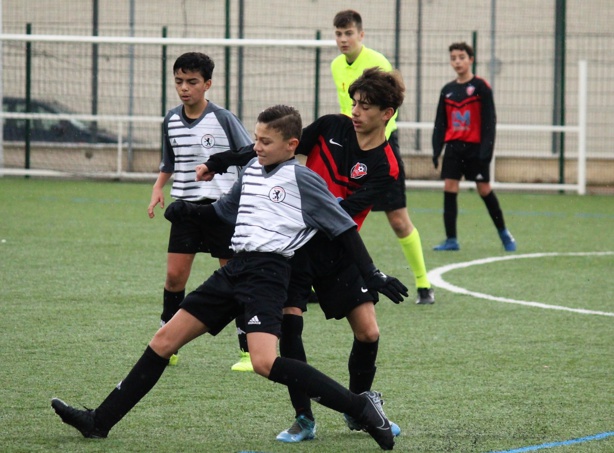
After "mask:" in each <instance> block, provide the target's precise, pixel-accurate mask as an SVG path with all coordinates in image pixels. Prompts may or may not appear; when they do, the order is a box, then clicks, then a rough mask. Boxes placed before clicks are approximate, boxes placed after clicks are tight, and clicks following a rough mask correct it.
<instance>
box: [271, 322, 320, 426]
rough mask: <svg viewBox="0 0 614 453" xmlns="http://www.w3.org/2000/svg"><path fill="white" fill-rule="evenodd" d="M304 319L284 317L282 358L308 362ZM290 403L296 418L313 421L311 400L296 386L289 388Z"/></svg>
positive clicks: (280, 350) (281, 346) (280, 344)
mask: <svg viewBox="0 0 614 453" xmlns="http://www.w3.org/2000/svg"><path fill="white" fill-rule="evenodd" d="M302 334H303V317H302V316H297V315H284V317H283V319H282V322H281V338H280V340H279V352H280V353H281V356H282V357H288V358H290V359H296V360H300V361H301V362H307V355H306V354H305V347H304V346H303V338H302ZM288 393H289V394H290V401H292V407H294V410H295V411H296V416H297V417H298V416H299V415H304V416H306V417H307V418H309V419H310V420H313V419H314V417H313V412H312V411H311V400H310V399H309V396H308V395H307V394H306V393H305V392H303V391H301V390H299V389H297V388H296V387H294V386H288Z"/></svg>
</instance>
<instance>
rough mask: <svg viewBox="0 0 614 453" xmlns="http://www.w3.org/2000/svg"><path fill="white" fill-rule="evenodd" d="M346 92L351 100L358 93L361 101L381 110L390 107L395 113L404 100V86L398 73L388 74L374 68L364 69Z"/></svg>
mask: <svg viewBox="0 0 614 453" xmlns="http://www.w3.org/2000/svg"><path fill="white" fill-rule="evenodd" d="M348 92H349V94H350V97H351V98H354V94H355V93H357V92H358V93H360V97H361V100H362V101H364V102H367V103H369V104H372V105H377V106H378V107H379V108H380V109H381V110H384V109H387V108H389V107H392V109H393V110H394V111H395V112H396V111H397V110H398V109H399V107H401V105H402V104H403V99H405V84H404V83H403V78H402V77H401V73H400V72H399V71H397V70H394V71H392V72H388V71H384V70H383V69H380V68H377V67H376V68H369V69H365V70H364V72H363V73H362V75H361V76H360V77H358V78H357V79H356V80H354V82H353V83H352V84H351V85H350V88H349V90H348Z"/></svg>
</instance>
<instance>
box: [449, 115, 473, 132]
mask: <svg viewBox="0 0 614 453" xmlns="http://www.w3.org/2000/svg"><path fill="white" fill-rule="evenodd" d="M470 125H471V112H470V111H469V110H467V111H465V112H461V111H460V110H455V111H454V112H452V127H453V128H454V130H455V131H466V130H468V129H469V126H470Z"/></svg>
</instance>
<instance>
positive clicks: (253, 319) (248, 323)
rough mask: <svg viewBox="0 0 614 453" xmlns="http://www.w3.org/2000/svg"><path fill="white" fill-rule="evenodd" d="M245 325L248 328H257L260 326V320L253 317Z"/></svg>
mask: <svg viewBox="0 0 614 453" xmlns="http://www.w3.org/2000/svg"><path fill="white" fill-rule="evenodd" d="M247 325H248V326H253V325H258V326H259V325H260V320H259V319H258V316H254V317H253V318H252V319H250V320H249V321H248V322H247Z"/></svg>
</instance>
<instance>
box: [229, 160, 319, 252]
mask: <svg viewBox="0 0 614 453" xmlns="http://www.w3.org/2000/svg"><path fill="white" fill-rule="evenodd" d="M316 231H317V230H316V229H315V228H312V227H308V226H307V225H306V224H305V221H304V219H303V210H302V206H301V194H300V191H299V188H298V184H297V180H296V167H295V165H294V163H289V164H285V165H284V164H281V165H280V166H279V167H277V168H276V169H275V170H273V171H272V172H271V173H268V174H266V173H265V171H264V169H263V168H262V165H260V164H259V163H258V162H257V161H256V160H254V161H253V163H252V164H251V165H250V166H249V167H247V168H246V169H245V171H244V174H243V178H242V185H241V200H240V204H239V211H238V214H237V220H236V226H235V234H234V236H233V237H232V249H233V250H234V251H235V252H271V253H279V254H280V255H283V256H285V257H287V258H289V257H291V256H292V255H294V251H295V250H297V249H299V248H300V247H301V246H302V245H304V244H305V243H306V242H307V241H309V239H311V238H312V237H313V235H314V234H315V233H316Z"/></svg>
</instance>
